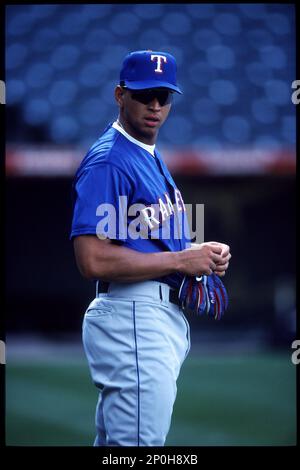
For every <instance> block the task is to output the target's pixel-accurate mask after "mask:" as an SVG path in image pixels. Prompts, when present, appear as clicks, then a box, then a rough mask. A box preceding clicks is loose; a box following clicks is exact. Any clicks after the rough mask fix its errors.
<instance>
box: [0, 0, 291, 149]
mask: <svg viewBox="0 0 300 470" xmlns="http://www.w3.org/2000/svg"><path fill="white" fill-rule="evenodd" d="M6 11H7V13H6V15H7V17H6V87H7V91H6V93H7V108H8V113H9V112H10V109H11V108H14V109H17V114H16V115H17V117H18V119H17V120H16V123H15V125H16V126H19V127H21V128H22V125H23V123H24V122H25V123H26V124H28V125H29V126H38V125H44V126H45V132H42V133H39V134H37V135H38V136H39V138H40V139H42V140H43V141H44V143H47V142H48V143H52V144H53V143H54V144H66V145H77V146H78V145H79V146H82V147H84V148H86V147H87V146H89V145H90V144H91V143H92V142H93V141H94V140H96V138H97V137H98V136H99V134H100V133H101V131H102V130H103V129H104V128H105V126H106V125H107V122H108V121H112V120H114V119H115V117H116V115H117V108H116V107H115V104H114V98H113V89H114V86H115V85H116V83H117V81H118V73H119V69H120V64H121V62H122V59H123V57H124V56H125V55H126V54H127V53H128V52H130V51H133V50H136V49H154V50H155V49H158V50H165V51H168V52H170V53H172V54H174V55H175V56H176V59H177V62H178V66H179V70H178V81H179V83H180V85H181V87H182V89H183V91H184V96H183V97H177V96H176V97H175V100H174V101H175V108H176V110H175V112H173V113H171V115H170V118H169V121H168V122H167V123H166V124H165V126H164V127H163V128H162V129H161V132H160V140H159V144H160V145H161V146H164V147H167V148H172V147H173V146H176V147H178V146H179V147H185V148H200V149H201V148H202V147H201V146H202V144H205V146H206V148H211V149H216V148H218V147H221V148H222V149H223V150H226V149H232V148H233V149H238V148H240V147H243V148H247V149H253V150H255V149H257V148H263V149H264V148H266V147H267V146H268V144H270V149H276V150H278V151H282V152H285V151H288V152H289V151H290V152H291V151H292V152H294V148H295V141H296V135H295V134H296V131H295V106H293V104H292V102H291V83H292V81H293V80H294V78H295V37H294V36H295V31H294V26H295V25H294V7H293V5H284V4H181V5H180V4H178V5H177V4H153V5H149V4H144V5H143V4H136V5H129V4H124V5H121V4H118V5H113V4H99V5H93V4H90V5H89V4H87V5H72V4H70V5H31V6H28V5H26V6H22V5H11V6H7V9H6ZM7 139H8V141H9V142H10V143H17V142H18V141H19V142H20V141H21V142H22V143H24V142H28V141H30V140H32V133H26V132H25V131H24V132H22V129H19V130H18V129H17V130H16V129H14V132H12V131H9V130H8V134H7ZM40 143H41V142H40Z"/></svg>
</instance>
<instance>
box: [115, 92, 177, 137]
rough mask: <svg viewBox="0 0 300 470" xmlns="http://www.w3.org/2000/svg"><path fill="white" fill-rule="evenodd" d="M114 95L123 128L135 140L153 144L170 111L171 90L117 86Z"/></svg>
mask: <svg viewBox="0 0 300 470" xmlns="http://www.w3.org/2000/svg"><path fill="white" fill-rule="evenodd" d="M115 97H116V100H117V102H118V104H119V106H120V121H121V124H122V125H123V127H124V129H125V130H126V131H127V132H128V134H130V135H131V136H132V137H134V138H136V139H137V140H140V141H141V142H144V143H145V144H148V145H153V144H154V143H155V141H156V138H157V134H158V131H159V129H160V127H161V126H162V125H163V123H164V122H165V120H166V119H167V117H168V114H169V112H170V108H171V98H172V95H171V92H170V91H169V90H168V89H167V88H151V89H148V90H138V91H135V90H129V89H127V88H122V87H120V86H117V87H116V90H115Z"/></svg>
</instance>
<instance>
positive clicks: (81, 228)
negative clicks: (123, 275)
mask: <svg viewBox="0 0 300 470" xmlns="http://www.w3.org/2000/svg"><path fill="white" fill-rule="evenodd" d="M74 190H75V194H74V196H75V202H74V209H73V220H72V229H71V235H70V239H72V238H73V237H75V236H78V235H97V236H98V237H99V238H101V239H104V238H110V239H111V240H118V241H125V240H126V238H127V206H128V204H129V198H130V194H131V187H130V182H129V179H128V177H127V176H126V174H125V173H123V172H122V171H120V170H118V168H116V167H115V166H114V165H112V164H108V163H103V164H101V165H97V166H94V167H91V168H89V169H86V170H85V171H83V173H82V174H81V175H80V176H79V178H78V179H77V181H76V183H75V184H74Z"/></svg>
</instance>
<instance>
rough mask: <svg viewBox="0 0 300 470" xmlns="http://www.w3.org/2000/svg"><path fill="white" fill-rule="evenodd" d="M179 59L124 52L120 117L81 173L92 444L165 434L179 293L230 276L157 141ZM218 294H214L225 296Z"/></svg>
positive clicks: (78, 188) (180, 356)
mask: <svg viewBox="0 0 300 470" xmlns="http://www.w3.org/2000/svg"><path fill="white" fill-rule="evenodd" d="M112 60H113V58H112ZM176 69H177V67H176V61H175V58H174V57H173V56H172V55H170V54H168V53H165V52H153V51H137V52H132V53H130V54H128V55H127V56H126V57H125V59H124V62H123V64H122V68H121V72H120V82H119V84H118V85H117V86H116V88H115V100H116V103H117V105H118V107H119V115H118V118H117V119H116V121H115V122H113V123H110V124H109V125H108V126H107V127H106V129H105V130H104V132H103V134H102V135H101V136H100V137H99V139H98V140H97V141H96V142H95V143H94V145H93V146H92V147H91V149H90V150H89V151H88V153H87V155H86V156H85V158H84V159H83V161H82V163H81V165H80V167H79V168H78V170H77V173H76V176H75V179H74V183H73V190H74V214H73V222H72V230H71V239H73V243H74V250H75V257H76V261H77V265H78V268H79V270H80V272H81V273H82V275H83V276H85V277H87V278H89V279H92V280H94V281H95V284H96V296H95V298H94V300H92V302H91V303H90V305H89V306H88V308H87V310H86V312H85V315H84V320H83V345H84V349H85V353H86V356H87V360H88V364H89V368H90V372H91V376H92V380H93V382H94V384H95V385H96V386H97V388H98V389H99V400H98V403H97V408H96V430H97V435H96V439H95V442H94V445H95V446H163V445H164V443H165V439H166V436H167V433H168V430H169V427H170V422H171V416H172V410H173V405H174V401H175V398H176V380H177V378H178V375H179V372H180V368H181V365H182V363H183V361H184V360H185V358H186V357H187V354H188V352H189V349H190V330H189V324H188V321H187V318H186V316H185V314H184V311H183V309H182V306H183V302H182V298H180V295H179V294H180V293H181V296H182V295H184V296H185V299H186V298H187V296H188V295H192V296H194V293H195V292H196V290H197V294H195V295H197V299H198V300H197V302H198V303H197V306H198V308H200V307H199V306H201V305H202V304H203V302H205V301H206V300H205V299H209V295H208V296H207V297H205V296H204V294H203V290H201V289H200V287H199V286H198V284H193V285H194V286H196V290H193V287H192V286H191V285H190V284H187V283H188V282H190V281H191V279H192V280H193V279H194V278H195V276H198V277H199V276H200V279H202V277H203V278H204V277H205V278H206V280H207V279H208V278H211V276H212V275H215V276H216V277H218V278H220V277H222V276H223V275H224V274H225V271H226V270H227V268H228V264H229V259H230V257H231V254H230V250H229V246H228V245H226V244H222V243H218V242H207V243H203V244H191V241H190V234H189V231H188V223H187V216H186V208H185V205H184V202H183V198H182V196H181V193H180V191H179V189H178V188H177V187H176V184H175V183H174V181H173V179H172V176H171V175H170V173H169V171H168V169H167V167H166V165H165V163H164V161H163V159H162V157H161V155H160V153H159V152H158V150H157V149H156V145H155V144H156V139H157V135H158V131H159V129H160V127H161V126H162V125H163V123H164V122H165V120H166V119H167V117H168V114H169V112H170V109H171V104H172V97H173V94H174V93H182V92H181V90H180V88H179V87H178V85H177V82H176ZM201 276H202V277H201ZM197 280H199V279H198V278H197ZM206 285H207V286H209V283H207V284H206V283H205V286H206ZM180 286H181V290H180V292H179V287H180ZM203 286H204V284H203ZM203 286H202V287H203ZM205 286H204V287H205ZM198 287H199V289H198ZM202 287H201V288H202ZM204 287H203V288H204ZM215 287H216V285H215ZM186 288H187V290H188V293H187V294H183V293H184V292H185V290H186ZM205 288H206V287H205ZM206 291H207V292H209V293H210V292H214V293H215V294H216V293H217V291H218V292H219V293H220V292H221V291H219V290H218V288H217V287H216V288H215V289H210V290H209V288H206ZM215 294H214V295H215ZM221 294H222V296H219V297H217V294H216V297H214V299H212V300H211V302H212V303H214V302H215V303H216V304H218V305H219V306H221V307H222V299H223V300H224V296H223V291H222V292H221ZM221 294H220V295H221ZM195 298H196V297H195ZM195 298H194V297H193V300H195ZM217 299H219V300H218V301H217ZM220 299H221V300H220ZM219 301H220V302H219ZM206 305H207V304H206ZM207 311H208V310H207Z"/></svg>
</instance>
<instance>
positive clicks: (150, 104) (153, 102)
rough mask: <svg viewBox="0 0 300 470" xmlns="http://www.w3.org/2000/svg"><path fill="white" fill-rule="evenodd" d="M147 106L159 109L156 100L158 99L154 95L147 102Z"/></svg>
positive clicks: (159, 106)
mask: <svg viewBox="0 0 300 470" xmlns="http://www.w3.org/2000/svg"><path fill="white" fill-rule="evenodd" d="M148 108H149V109H160V108H161V105H160V103H159V101H158V99H157V98H156V97H155V98H153V100H152V101H150V103H149V104H148Z"/></svg>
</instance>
